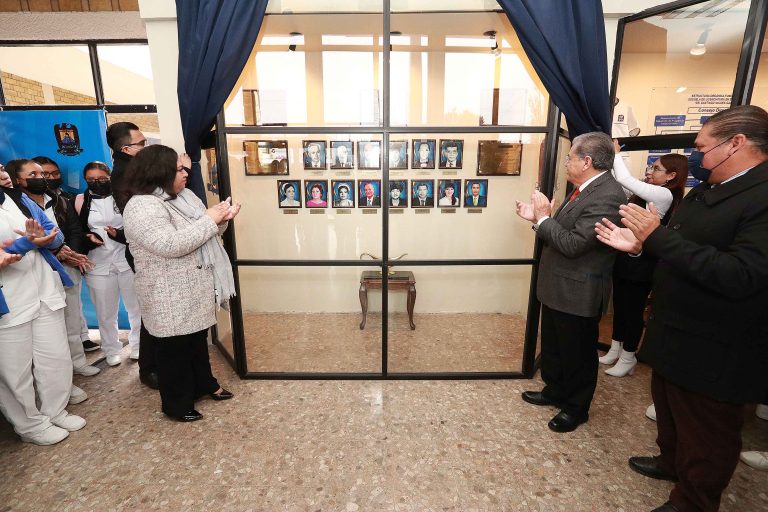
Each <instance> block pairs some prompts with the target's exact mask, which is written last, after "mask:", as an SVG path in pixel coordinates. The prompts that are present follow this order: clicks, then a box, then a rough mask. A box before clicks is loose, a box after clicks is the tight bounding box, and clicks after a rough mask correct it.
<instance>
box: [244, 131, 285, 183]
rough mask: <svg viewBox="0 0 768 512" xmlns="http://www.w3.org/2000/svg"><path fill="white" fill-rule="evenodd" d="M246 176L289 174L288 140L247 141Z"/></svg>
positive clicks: (245, 148) (245, 149)
mask: <svg viewBox="0 0 768 512" xmlns="http://www.w3.org/2000/svg"><path fill="white" fill-rule="evenodd" d="M243 151H244V152H245V174H246V176H269V175H287V174H288V141H287V140H245V141H243Z"/></svg>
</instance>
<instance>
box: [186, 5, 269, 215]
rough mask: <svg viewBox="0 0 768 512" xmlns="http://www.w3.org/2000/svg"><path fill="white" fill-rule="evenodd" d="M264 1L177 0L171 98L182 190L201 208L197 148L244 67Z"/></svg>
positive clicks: (264, 9)
mask: <svg viewBox="0 0 768 512" xmlns="http://www.w3.org/2000/svg"><path fill="white" fill-rule="evenodd" d="M267 3H268V0H227V1H221V0H177V1H176V17H177V25H178V31H179V74H178V87H177V94H178V97H179V111H180V114H181V128H182V132H183V134H184V146H185V149H186V151H187V154H189V156H190V157H191V159H192V162H193V163H192V172H191V173H190V176H189V180H188V187H189V188H190V189H191V190H192V191H193V192H194V193H195V194H197V195H198V197H200V199H202V200H203V202H205V203H206V204H207V201H206V198H205V188H204V186H203V176H202V173H201V171H200V154H201V150H200V146H201V142H202V140H203V139H204V138H205V137H206V135H207V134H208V132H209V131H210V130H211V128H212V127H213V125H214V123H215V121H216V115H217V114H218V113H219V111H220V110H221V109H222V107H223V106H224V102H225V101H226V100H227V97H228V96H229V93H230V92H232V88H233V87H234V86H235V84H236V83H237V79H238V78H239V77H240V74H241V73H242V71H243V68H245V64H246V62H247V61H248V57H249V56H250V54H251V50H252V49H253V45H254V44H255V43H256V38H257V36H258V35H259V30H260V29H261V23H262V21H263V20H264V13H265V11H266V9H267Z"/></svg>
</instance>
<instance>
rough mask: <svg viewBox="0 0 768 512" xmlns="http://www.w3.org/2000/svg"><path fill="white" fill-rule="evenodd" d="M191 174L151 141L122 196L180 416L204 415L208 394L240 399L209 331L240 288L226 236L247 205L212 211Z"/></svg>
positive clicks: (167, 402)
mask: <svg viewBox="0 0 768 512" xmlns="http://www.w3.org/2000/svg"><path fill="white" fill-rule="evenodd" d="M187 173H188V170H187V169H186V168H185V167H184V165H183V162H182V160H181V158H180V157H179V156H178V155H177V154H176V152H175V151H174V150H173V149H171V148H169V147H166V146H161V145H154V146H150V147H148V148H146V149H144V150H142V151H141V152H139V153H138V154H137V155H136V156H135V157H134V158H133V160H132V161H131V163H130V165H129V167H128V170H127V172H126V176H125V179H124V182H123V191H124V194H125V197H123V198H122V199H123V200H126V201H127V203H126V206H125V210H124V212H123V215H124V217H125V234H126V237H127V238H128V241H129V243H130V246H131V251H132V252H133V257H134V264H135V267H136V289H137V291H138V296H139V304H140V305H141V311H142V316H143V318H144V325H145V327H146V329H147V330H148V331H149V333H150V334H152V335H153V336H155V337H156V339H157V363H158V377H159V384H160V399H161V401H162V411H163V413H165V414H166V415H167V416H169V417H171V418H173V419H176V420H178V421H195V420H199V419H201V418H202V417H203V415H202V414H200V413H199V412H197V411H196V410H195V401H196V400H197V399H199V398H201V397H203V396H205V395H208V396H210V397H211V398H213V399H214V400H226V399H228V398H232V393H230V392H229V391H227V390H225V389H223V388H222V387H221V386H219V383H218V382H217V381H216V378H215V377H214V376H213V374H212V372H211V364H210V361H209V359H208V343H207V333H208V329H209V328H210V327H211V326H212V325H213V324H215V323H216V307H217V306H218V305H222V306H224V307H227V304H228V301H229V299H230V297H232V296H233V295H234V294H235V283H234V278H233V276H232V267H231V265H230V263H229V257H228V256H227V253H226V252H225V251H224V247H223V246H222V244H221V240H220V239H219V235H221V234H222V233H223V232H224V230H226V229H227V225H228V221H229V220H231V219H233V218H235V216H236V215H237V214H238V212H239V211H240V205H239V204H237V203H234V204H230V199H229V198H227V200H226V201H223V202H221V203H219V204H218V205H216V206H213V207H211V208H208V209H207V210H206V209H205V206H204V205H203V203H202V201H200V199H199V198H198V197H197V196H196V195H195V194H194V193H193V192H192V191H191V190H189V189H187V188H185V187H186V183H187V175H188V174H187Z"/></svg>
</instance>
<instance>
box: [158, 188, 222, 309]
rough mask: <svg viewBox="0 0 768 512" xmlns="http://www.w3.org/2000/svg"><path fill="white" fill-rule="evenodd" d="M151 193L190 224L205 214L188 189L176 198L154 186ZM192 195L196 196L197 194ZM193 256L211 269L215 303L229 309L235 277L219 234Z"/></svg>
mask: <svg viewBox="0 0 768 512" xmlns="http://www.w3.org/2000/svg"><path fill="white" fill-rule="evenodd" d="M153 194H154V195H155V196H156V197H159V198H161V199H163V200H164V201H165V203H166V204H168V206H170V207H171V208H173V209H174V210H176V211H177V212H178V213H179V214H180V215H181V216H182V217H184V218H185V219H187V220H188V221H189V223H190V224H191V223H192V222H194V221H196V220H197V219H200V218H201V217H202V216H203V215H205V210H203V209H201V208H200V207H199V205H197V204H195V203H193V202H192V201H191V200H190V199H191V198H190V197H187V196H188V194H192V195H193V196H194V192H192V191H190V190H188V189H184V190H182V191H181V192H179V194H178V195H177V196H176V199H171V196H169V195H168V194H167V193H166V192H165V191H164V190H163V189H161V188H160V187H158V188H156V189H155V191H154V193H153ZM194 197H195V198H197V196H194ZM195 257H196V258H197V262H198V264H199V265H202V266H203V268H211V269H213V286H214V289H215V291H216V303H217V304H220V305H221V306H222V307H223V308H224V309H226V310H229V299H230V298H231V297H234V295H235V278H234V276H233V275H232V265H231V264H230V262H229V256H228V255H227V251H225V250H224V246H223V245H222V244H221V240H220V239H219V236H218V235H217V236H214V237H211V238H209V239H208V241H206V242H205V243H204V244H203V245H201V246H200V247H198V248H197V250H196V251H195Z"/></svg>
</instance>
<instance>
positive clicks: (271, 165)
mask: <svg viewBox="0 0 768 512" xmlns="http://www.w3.org/2000/svg"><path fill="white" fill-rule="evenodd" d="M356 144H357V152H355V142H353V141H348V140H332V141H330V144H329V143H328V142H327V141H324V140H303V141H301V145H302V161H303V164H304V170H316V171H322V170H325V169H328V168H330V169H362V170H378V169H381V165H382V155H381V141H379V140H368V141H358V142H357V143H356ZM409 148H410V159H409ZM243 151H244V153H245V174H246V175H247V176H263V175H288V174H289V170H290V169H289V165H288V141H287V140H246V141H243ZM522 152H523V145H522V144H520V143H504V142H499V141H495V140H481V141H479V142H478V150H477V154H478V158H477V175H478V176H483V175H490V176H519V175H520V162H521V158H522ZM355 155H357V158H355ZM409 163H410V168H411V169H434V168H435V166H436V165H437V168H439V169H462V168H463V167H464V141H463V140H461V139H440V144H437V140H436V139H412V140H411V141H410V142H409V141H407V140H393V141H390V142H389V168H390V169H392V170H398V169H401V170H404V169H408V168H409V167H408V164H409Z"/></svg>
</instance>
